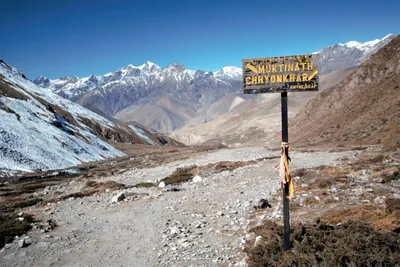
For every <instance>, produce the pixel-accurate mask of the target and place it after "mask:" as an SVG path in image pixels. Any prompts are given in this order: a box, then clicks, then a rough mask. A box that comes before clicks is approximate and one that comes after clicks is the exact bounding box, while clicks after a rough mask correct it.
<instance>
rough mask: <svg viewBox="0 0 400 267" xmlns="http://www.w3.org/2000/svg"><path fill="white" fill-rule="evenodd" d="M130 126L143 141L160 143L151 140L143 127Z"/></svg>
mask: <svg viewBox="0 0 400 267" xmlns="http://www.w3.org/2000/svg"><path fill="white" fill-rule="evenodd" d="M129 128H131V129H132V130H133V131H134V132H135V133H136V134H137V135H138V136H139V137H140V138H141V139H142V140H143V141H145V142H146V143H148V144H149V145H152V146H157V145H158V144H157V143H156V142H154V141H153V140H151V139H150V138H149V137H148V136H147V135H146V133H145V132H144V131H143V130H142V129H140V128H138V127H136V126H134V125H129Z"/></svg>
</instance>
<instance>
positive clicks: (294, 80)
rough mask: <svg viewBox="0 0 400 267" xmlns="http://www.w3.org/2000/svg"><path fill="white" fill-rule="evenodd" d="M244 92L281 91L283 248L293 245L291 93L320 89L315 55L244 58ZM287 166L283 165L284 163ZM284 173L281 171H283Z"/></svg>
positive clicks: (286, 248)
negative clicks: (289, 99)
mask: <svg viewBox="0 0 400 267" xmlns="http://www.w3.org/2000/svg"><path fill="white" fill-rule="evenodd" d="M242 68H243V93H245V94H259V93H276V92H280V93H281V112H282V150H281V153H282V155H281V166H280V168H281V170H282V172H283V177H284V178H283V179H284V182H283V183H282V185H283V186H282V189H283V192H282V195H283V226H284V232H283V247H284V250H288V249H289V248H290V213H289V199H290V198H291V197H292V196H293V183H292V181H291V178H290V173H289V159H290V158H289V132H288V104H287V103H288V92H305V91H318V68H317V58H316V55H299V56H287V57H272V58H251V59H243V61H242ZM282 165H284V166H282ZM281 176H282V174H281Z"/></svg>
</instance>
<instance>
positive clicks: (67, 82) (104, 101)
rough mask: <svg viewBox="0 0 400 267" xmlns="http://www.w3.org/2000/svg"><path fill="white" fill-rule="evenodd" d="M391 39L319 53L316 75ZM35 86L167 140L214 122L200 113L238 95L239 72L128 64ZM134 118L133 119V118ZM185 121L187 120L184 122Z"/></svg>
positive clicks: (344, 66) (363, 55)
mask: <svg viewBox="0 0 400 267" xmlns="http://www.w3.org/2000/svg"><path fill="white" fill-rule="evenodd" d="M392 38H393V35H387V36H385V37H384V38H382V39H376V40H373V41H369V42H365V43H360V42H356V41H350V42H347V43H346V44H335V45H333V46H328V47H325V48H323V49H322V50H320V51H317V52H316V53H318V55H319V56H318V57H319V65H320V66H319V69H320V74H321V75H324V74H329V73H332V72H334V71H337V70H344V69H348V68H350V67H354V66H357V65H358V64H360V63H361V62H363V61H364V60H366V59H367V58H368V57H370V56H371V55H372V54H373V53H375V52H376V51H377V50H379V48H381V47H382V46H384V45H385V44H386V43H387V42H389V41H390V40H391V39H392ZM35 83H37V84H39V85H40V86H44V87H46V88H50V89H51V90H52V91H54V92H55V93H57V94H59V95H61V96H63V97H65V98H67V99H70V100H72V101H75V102H77V103H79V104H81V105H82V106H85V107H92V108H93V110H98V111H99V112H101V113H102V114H106V115H107V116H110V117H116V118H118V119H119V120H122V121H124V122H130V121H135V122H138V123H140V124H143V125H144V126H146V127H149V128H153V129H154V130H155V131H158V132H160V133H163V134H170V133H171V132H172V131H174V130H175V129H177V128H179V127H182V126H184V125H187V124H188V123H193V122H196V121H197V122H202V121H204V120H208V119H214V118H215V116H213V115H212V114H209V115H210V116H208V117H207V118H206V117H204V116H203V117H202V114H204V112H203V111H204V110H205V109H207V108H209V107H211V105H212V104H214V103H216V102H217V101H218V100H220V99H221V98H223V97H224V96H225V95H227V94H232V93H239V94H240V93H241V92H242V70H241V69H240V68H237V67H235V66H227V67H223V68H222V69H220V70H218V71H216V72H206V71H202V70H190V69H186V68H185V67H184V66H183V65H181V64H179V63H176V62H174V63H172V64H170V65H169V66H167V67H165V68H161V67H159V66H158V65H156V64H155V63H152V62H146V63H144V64H142V65H140V66H133V65H131V64H129V65H127V66H125V67H123V68H120V69H118V70H114V71H112V72H109V73H107V74H105V75H103V76H94V75H91V76H88V77H85V78H78V77H75V76H72V77H62V78H60V79H56V80H50V79H47V78H45V77H39V78H37V79H36V80H35ZM163 98H169V99H171V101H172V100H176V101H178V102H181V103H187V104H189V105H191V107H192V109H193V110H194V112H192V111H188V110H187V109H179V108H178V109H179V110H181V111H182V112H183V113H180V112H179V111H177V110H178V109H170V108H168V107H163V108H161V107H159V106H158V104H157V103H158V101H159V100H160V99H163ZM152 107H154V108H156V109H157V112H151V113H149V112H147V113H148V114H150V116H151V117H150V118H144V117H143V116H142V115H141V114H143V110H148V111H149V110H150V109H151V108H152ZM134 112H138V113H137V114H136V115H135V114H134ZM190 116H192V118H188V117H190ZM197 117H198V118H197ZM182 118H183V119H182ZM163 120H164V121H163ZM165 120H167V121H168V122H165Z"/></svg>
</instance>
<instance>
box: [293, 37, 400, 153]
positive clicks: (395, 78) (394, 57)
mask: <svg viewBox="0 0 400 267" xmlns="http://www.w3.org/2000/svg"><path fill="white" fill-rule="evenodd" d="M399 62H400V37H399V36H397V37H396V38H394V39H393V40H392V41H391V42H390V43H389V44H388V45H386V46H384V47H383V48H382V49H380V50H379V51H378V52H377V53H376V54H375V55H373V56H372V57H371V58H370V59H368V60H367V61H366V62H364V63H363V64H362V65H360V66H359V67H358V68H357V70H356V71H354V72H353V73H351V74H350V75H349V76H348V77H347V78H346V79H345V80H344V81H343V82H341V83H340V84H338V85H336V86H334V87H332V88H330V89H328V90H326V91H324V92H321V93H320V94H319V95H317V96H316V98H315V99H313V100H312V101H311V102H310V103H308V105H307V106H306V107H305V108H304V109H303V110H302V111H301V112H300V113H299V115H298V116H297V117H296V118H295V119H293V120H292V121H291V122H290V124H291V125H292V127H291V129H290V135H291V137H290V139H291V140H292V141H291V142H294V143H295V145H296V146H302V145H307V146H309V145H324V144H333V145H336V146H342V145H349V144H355V145H358V144H360V145H361V144H378V143H383V144H385V145H387V146H394V147H396V146H397V147H399V145H400V66H399Z"/></svg>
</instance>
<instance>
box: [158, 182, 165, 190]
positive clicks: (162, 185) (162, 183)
mask: <svg viewBox="0 0 400 267" xmlns="http://www.w3.org/2000/svg"><path fill="white" fill-rule="evenodd" d="M165 185H166V184H165V183H164V182H161V183H159V184H158V188H160V189H162V188H164V187H165Z"/></svg>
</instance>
